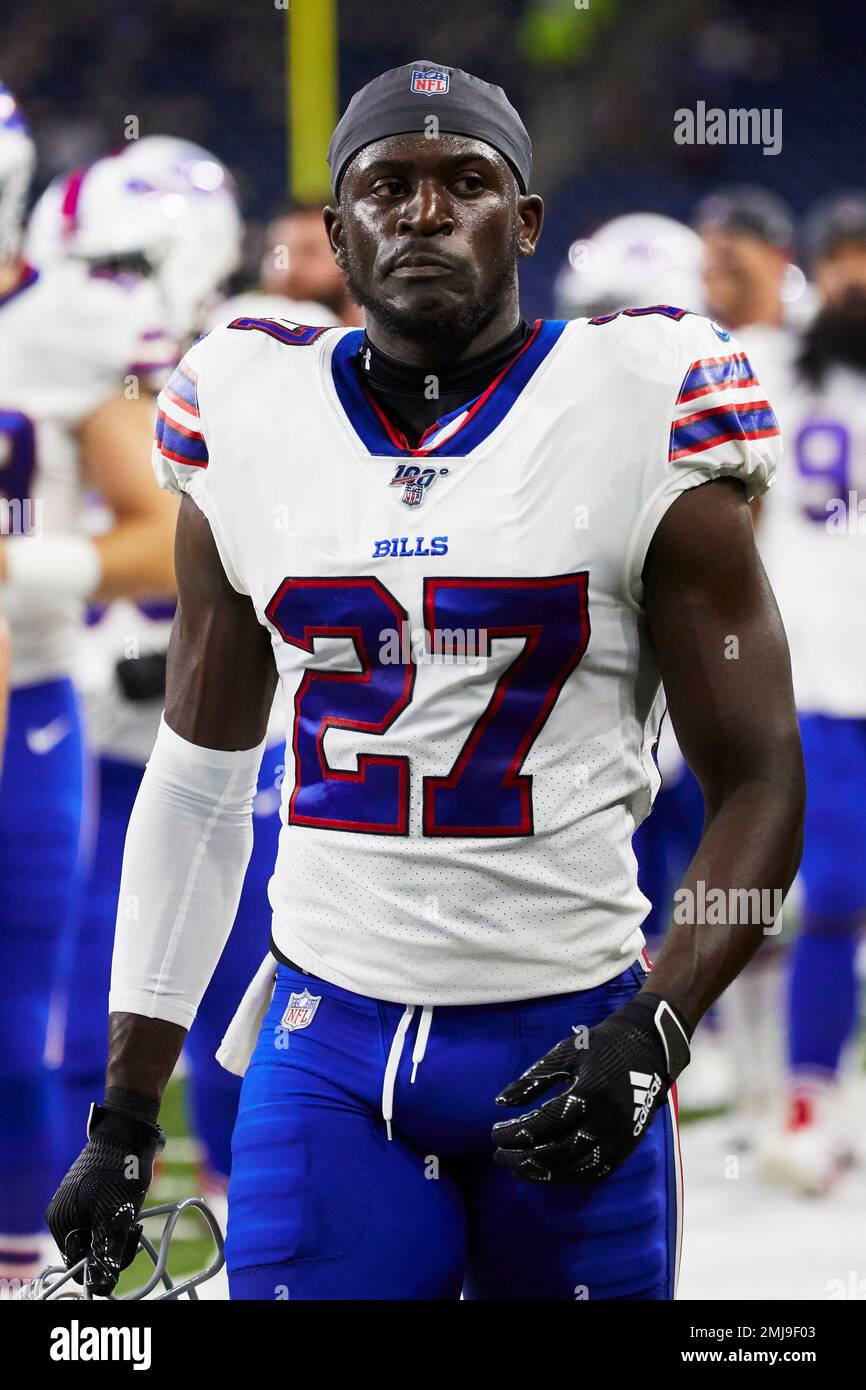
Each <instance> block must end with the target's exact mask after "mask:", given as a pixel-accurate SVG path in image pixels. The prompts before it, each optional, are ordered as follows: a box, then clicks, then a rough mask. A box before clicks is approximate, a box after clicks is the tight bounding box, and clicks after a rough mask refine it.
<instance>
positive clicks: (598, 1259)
mask: <svg viewBox="0 0 866 1390" xmlns="http://www.w3.org/2000/svg"><path fill="white" fill-rule="evenodd" d="M431 109H432V111H433V112H435V113H436V117H437V121H438V127H439V130H440V135H439V137H438V138H430V137H429V115H430V111H431ZM329 161H330V166H331V171H332V177H333V182H334V191H335V199H334V205H333V206H332V207H329V208H327V209H326V212H325V221H326V227H327V230H328V234H329V238H330V242H331V246H332V250H333V253H334V256H335V258H336V260H337V262H338V264H339V265H340V266H341V268H343V269H345V270H346V272H347V274H348V277H349V281H350V285H351V289H352V294H353V297H354V298H355V299H356V301H357V302H359V303H362V304H363V305H364V307H365V310H366V313H367V316H368V324H369V327H368V330H367V332H366V333H362V332H360V331H352V330H339V329H331V330H324V331H322V330H321V329H319V328H316V327H312V328H303V327H291V326H284V325H281V324H279V323H275V322H274V321H273V320H269V319H263V320H259V321H257V322H256V321H253V322H248V321H247V322H241V323H238V324H235V325H233V326H232V325H230V326H228V327H224V328H219V329H216V330H214V332H213V333H211V334H210V335H209V336H208V337H207V338H205V339H203V340H202V341H200V342H199V343H198V344H196V346H195V347H194V348H193V349H192V350H191V351H190V352H189V353H188V354H187V355H186V357H185V359H184V360H183V362H182V363H181V365H180V366H179V368H178V370H177V372H176V373H175V375H174V376H173V378H172V383H171V385H170V387H169V388H167V390H166V391H165V392H164V393H163V395H162V397H161V405H162V410H161V415H160V423H159V426H158V432H157V447H156V451H155V466H156V468H157V471H158V475H159V476H160V478H161V479H162V481H163V482H164V484H165V485H166V486H168V487H170V488H173V489H178V490H180V491H182V492H184V493H185V494H187V495H185V497H184V501H183V504H182V507H181V518H180V522H179V527H178V544H177V564H178V581H179V593H180V616H179V619H178V621H177V622H176V624H175V627H174V630H173V634H172V642H171V647H170V650H169V667H168V684H167V699H166V712H165V719H164V721H163V724H162V725H161V727H160V733H159V737H158V739H157V743H156V746H155V748H154V752H153V755H152V757H151V760H150V762H149V764H148V769H147V772H146V773H145V777H144V780H143V782H142V787H141V791H140V794H139V797H138V799H137V801H136V807H135V810H134V812H133V816H132V819H131V822H130V831H129V835H128V838H127V845H126V850H125V854H124V876H123V883H122V886H121V900H123V898H124V895H126V894H131V895H132V896H133V898H135V899H137V900H138V901H139V902H140V903H141V905H142V916H141V918H140V920H139V921H137V922H136V923H134V924H130V923H128V922H126V921H124V918H123V914H122V913H121V915H120V917H119V923H118V928H119V929H118V936H117V940H116V946H115V959H114V967H113V972H112V998H111V1005H112V1016H111V1018H112V1023H111V1027H112V1042H111V1056H110V1062H109V1071H108V1083H107V1089H106V1092H105V1099H104V1103H103V1104H102V1105H97V1106H96V1107H95V1108H94V1112H93V1117H92V1119H91V1123H90V1129H89V1138H88V1144H87V1146H86V1148H85V1149H84V1151H83V1152H82V1154H81V1155H80V1157H79V1158H78V1159H77V1160H76V1163H75V1165H74V1166H73V1168H72V1169H71V1170H70V1173H69V1174H68V1175H67V1177H66V1179H65V1180H64V1182H63V1183H62V1184H61V1187H60V1189H59V1190H58V1192H57V1194H56V1196H55V1198H54V1200H53V1202H52V1205H51V1208H50V1211H49V1223H50V1225H51V1229H52V1231H53V1232H54V1234H55V1236H56V1238H57V1240H58V1243H59V1244H60V1246H61V1248H62V1249H64V1251H65V1254H66V1257H67V1258H68V1259H71V1258H73V1257H74V1256H76V1255H77V1254H80V1253H81V1252H82V1251H85V1250H88V1249H89V1250H90V1252H91V1258H92V1270H93V1273H94V1276H95V1283H96V1287H97V1289H103V1290H104V1289H107V1288H110V1287H111V1286H112V1285H113V1283H114V1281H115V1280H116V1278H117V1274H118V1271H119V1269H120V1267H121V1266H122V1265H123V1263H124V1260H125V1258H126V1256H127V1253H128V1252H127V1239H128V1234H129V1230H130V1227H131V1226H132V1224H133V1223H134V1222H135V1219H136V1212H137V1210H138V1208H139V1206H140V1203H141V1201H142V1200H143V1198H144V1195H145V1191H146V1189H147V1186H148V1183H149V1180H150V1173H151V1169H152V1163H153V1160H154V1157H155V1155H156V1153H157V1152H158V1151H159V1148H160V1146H161V1142H162V1136H161V1132H160V1130H159V1128H158V1125H157V1117H158V1112H159V1103H160V1096H161V1094H162V1089H163V1086H164V1085H165V1082H166V1080H167V1078H168V1076H169V1075H170V1073H171V1070H172V1068H173V1066H174V1064H175V1061H176V1059H177V1056H178V1054H179V1051H180V1048H181V1046H182V1044H183V1039H184V1035H185V1030H186V1028H187V1027H188V1025H189V1023H190V1022H191V1020H192V1018H193V1016H194V1014H195V1010H196V1008H197V1006H198V1002H199V1000H200V998H201V995H202V993H203V990H204V987H205V986H206V983H207V980H208V977H209V975H210V973H211V971H212V970H213V968H214V965H215V963H216V961H217V960H218V958H219V954H220V951H221V949H222V946H223V943H224V941H225V938H226V936H227V934H228V930H229V927H230V920H231V916H232V914H233V910H234V906H235V903H236V901H237V897H238V894H239V893H240V887H241V882H242V878H243V873H244V866H245V862H246V858H247V856H248V853H249V839H250V836H249V825H250V816H249V807H250V801H251V798H252V795H253V791H254V788H255V785H256V777H257V774H258V767H259V762H260V759H261V754H262V746H263V742H264V736H265V729H266V725H267V719H268V712H269V709H270V706H271V701H272V697H273V692H274V688H275V685H276V682H277V680H278V678H281V680H282V684H283V691H284V697H285V703H286V708H287V712H288V714H289V716H290V720H291V743H290V746H291V753H290V754H287V759H288V761H289V762H290V764H291V767H290V771H289V773H288V776H287V778H286V781H285V783H284V789H283V790H284V796H283V814H284V820H285V823H284V825H283V829H282V831H281V834H280V848H279V853H278V858H277V865H276V869H275V874H274V877H273V879H272V881H271V886H270V898H271V904H272V907H273V918H272V951H273V953H274V954H273V957H269V958H268V960H267V961H266V962H264V963H263V966H262V969H261V971H260V972H258V974H257V978H256V981H255V984H254V987H253V989H252V991H251V993H250V994H249V996H248V997H247V1000H246V1002H245V1006H244V1008H243V1009H242V1010H241V1015H240V1019H239V1020H238V1028H237V1029H236V1030H234V1031H233V1038H234V1041H233V1043H232V1044H231V1046H230V1047H229V1051H230V1052H231V1054H232V1060H233V1064H234V1065H235V1066H237V1067H239V1069H240V1070H243V1069H244V1068H245V1067H246V1066H247V1065H248V1070H247V1072H246V1076H245V1080H244V1087H243V1091H242V1096H241V1105H240V1110H239V1115H238V1125H237V1128H236V1130H235V1137H234V1142H233V1155H232V1180H231V1188H230V1192H229V1227H228V1244H227V1253H228V1263H229V1271H230V1280H231V1288H232V1294H233V1296H234V1297H238V1298H254V1299H262V1300H267V1301H273V1300H284V1299H286V1298H290V1299H292V1300H293V1301H294V1300H297V1299H301V1300H305V1299H319V1298H328V1299H334V1300H340V1299H346V1298H365V1299H387V1298H404V1299H456V1298H458V1297H459V1296H460V1293H461V1289H462V1290H463V1291H464V1292H465V1295H466V1297H468V1298H480V1299H500V1300H508V1299H514V1298H529V1299H534V1300H537V1299H548V1298H551V1299H557V1300H563V1301H572V1300H573V1299H574V1298H575V1297H577V1298H584V1297H590V1298H592V1299H594V1300H595V1299H599V1298H601V1299H611V1298H622V1297H632V1298H642V1299H664V1298H669V1297H671V1296H672V1294H673V1288H674V1283H675V1269H676V1260H677V1245H678V1233H677V1205H678V1194H677V1187H678V1151H677V1147H676V1144H675V1135H674V1114H673V1108H672V1105H673V1098H672V1097H671V1095H670V1091H671V1086H672V1085H673V1083H674V1082H675V1080H676V1077H677V1076H678V1075H679V1073H680V1071H681V1070H682V1068H683V1067H684V1066H685V1065H686V1063H687V1061H688V1037H689V1035H690V1033H691V1029H692V1026H693V1025H694V1023H695V1022H696V1021H697V1019H698V1018H699V1017H700V1016H701V1015H702V1014H703V1013H704V1012H705V1010H706V1008H707V1007H708V1006H709V1005H710V1003H711V1002H712V1000H713V999H714V998H715V997H717V995H718V994H719V992H720V991H721V989H722V988H723V987H724V985H725V984H726V983H727V982H728V981H729V980H730V978H731V977H732V976H733V975H734V974H735V973H736V971H737V970H738V969H740V968H741V967H742V965H743V964H744V963H745V960H746V959H747V958H748V957H749V955H750V954H751V953H752V952H753V951H754V949H755V947H756V946H757V944H758V942H759V941H760V939H761V935H762V927H761V925H760V922H759V920H758V919H757V917H754V916H749V914H748V913H740V912H738V911H737V910H736V909H735V910H734V913H733V920H727V921H726V923H725V924H717V925H714V926H713V927H712V928H710V927H709V926H708V925H705V924H703V915H702V911H701V909H700V908H697V909H696V913H695V915H694V917H693V919H692V922H691V924H683V923H675V924H674V925H673V926H672V927H671V929H670V931H669V932H668V935H667V937H666V940H665V944H664V946H663V948H662V950H661V952H660V955H659V959H658V962H657V964H656V966H655V969H654V970H653V973H652V976H651V977H650V979H649V980H647V979H646V976H645V974H644V972H643V969H642V967H641V964H640V961H641V951H642V945H643V935H642V932H641V930H640V923H641V922H642V920H643V918H644V916H645V913H646V907H647V904H646V902H645V900H644V898H643V897H642V895H641V894H640V892H639V891H638V888H637V882H636V868H635V861H634V855H633V853H632V849H631V836H632V833H633V830H634V827H635V824H636V823H637V822H639V821H640V820H641V819H642V818H643V816H644V815H645V814H646V812H647V811H648V810H649V807H650V805H651V802H652V797H653V794H654V791H655V790H656V788H657V774H656V771H655V769H654V765H653V762H652V758H651V748H652V745H653V743H654V742H655V738H656V735H657V730H658V719H659V713H660V705H659V698H658V695H659V678H660V676H663V678H664V682H665V688H666V693H667V696H668V700H669V703H670V708H671V712H672V717H673V720H674V723H675V726H676V729H677V732H678V735H679V737H680V739H681V741H682V744H683V748H684V751H685V752H686V753H687V755H688V757H689V761H690V762H691V763H692V765H693V766H694V767H695V768H696V769H697V771H698V773H699V775H700V779H701V782H702V786H703V790H704V793H705V797H706V800H707V804H708V815H707V828H706V833H705V836H704V839H703V841H702V844H701V846H700V848H699V849H698V852H697V854H696V856H695V858H694V860H693V862H692V865H691V868H690V871H689V873H690V878H689V883H688V892H689V894H691V896H692V897H694V895H695V893H698V892H700V889H699V887H698V885H699V884H701V883H706V881H707V880H708V881H709V882H710V884H711V885H713V887H714V888H715V886H716V885H718V886H719V888H720V889H721V891H722V893H723V894H724V891H725V889H736V888H739V887H740V886H745V885H749V886H756V887H758V888H759V889H766V888H767V887H768V886H769V885H773V886H776V887H777V888H778V890H779V891H780V892H783V891H784V889H785V888H786V887H787V884H788V883H789V882H790V879H791V877H792V875H793V872H794V870H795V867H796V863H797V859H798V854H799V838H800V823H801V817H802V805H803V794H802V769H801V762H800V756H799V749H798V740H797V730H796V720H795V716H794V711H793V702H792V699H791V692H790V688H789V683H788V681H787V680H786V678H785V676H784V671H785V666H786V654H785V643H784V636H783V634H782V631H781V626H780V624H779V622H778V615H777V613H776V610H775V607H774V605H773V603H772V599H771V596H770V594H769V591H768V589H767V586H766V584H765V582H764V579H763V574H762V571H761V569H760V565H759V563H758V561H757V556H756V553H755V549H754V542H753V535H752V525H751V520H750V516H749V511H748V497H749V496H750V495H752V494H754V493H757V492H760V491H762V490H763V489H764V488H765V487H766V486H767V483H768V481H769V478H770V476H771V474H772V471H773V468H774V464H775V458H776V454H777V451H778V439H777V436H778V430H777V427H776V421H775V417H774V416H773V414H772V410H771V409H770V407H769V406H768V405H767V403H766V402H765V401H764V399H763V397H762V395H761V393H760V388H759V387H758V385H757V383H756V382H755V381H754V380H753V379H752V376H751V372H750V370H747V369H744V368H743V365H742V360H741V357H740V356H739V355H738V353H737V350H736V345H735V344H732V343H731V342H730V339H729V336H728V335H727V334H726V333H725V332H724V331H723V330H718V329H715V328H714V327H713V326H712V325H711V324H710V323H709V322H708V321H706V320H704V319H701V318H699V317H696V316H695V315H693V314H690V313H688V312H687V311H685V310H681V309H677V308H674V307H672V306H669V305H665V306H654V307H650V308H648V309H630V310H626V311H625V312H624V313H623V314H621V315H620V314H614V315H610V316H604V317H602V318H597V319H594V320H586V319H583V320H580V321H578V322H576V323H570V324H569V323H564V322H562V321H550V322H544V321H537V322H536V323H534V324H530V323H527V322H526V321H525V320H524V319H523V318H522V317H521V313H520V307H519V300H518V287H517V267H518V262H519V261H520V260H521V259H523V258H525V257H528V256H530V255H531V254H532V253H533V251H534V248H535V244H536V242H537V239H538V236H539V234H540V231H541V223H542V217H543V207H542V203H541V200H540V198H538V197H537V196H535V195H532V194H530V193H529V192H528V189H529V186H530V185H529V180H530V163H531V158H530V145H529V137H528V135H527V132H526V130H525V128H524V126H523V124H522V122H521V120H520V118H519V116H518V115H517V113H516V112H515V110H514V108H513V107H512V106H511V105H510V103H509V102H508V100H507V98H506V97H505V94H504V93H503V92H502V90H501V89H500V88H498V87H491V86H490V85H489V84H488V83H486V82H483V81H481V80H479V79H478V78H475V77H473V76H472V75H471V74H468V73H464V72H461V71H460V70H459V69H455V68H442V67H433V66H431V64H430V63H429V62H425V61H423V60H419V61H417V62H415V63H414V64H413V63H410V64H408V65H405V66H403V67H400V68H395V69H393V70H392V71H390V72H388V73H385V74H382V76H380V77H379V78H377V79H375V80H374V81H373V82H372V83H370V84H368V86H367V87H365V88H364V89H363V90H362V91H361V92H359V93H357V94H356V95H355V97H354V98H353V100H352V102H351V103H350V105H349V108H348V110H347V112H346V113H345V115H344V116H343V119H342V120H341V122H340V124H339V125H338V127H337V129H336V131H335V133H334V137H333V140H332V143H331V149H330V153H329ZM707 358H711V359H713V360H712V361H711V362H710V364H709V366H707V363H706V361H705V359H707ZM720 417H722V418H720ZM703 484H706V486H703ZM584 514H585V515H586V518H587V519H588V524H587V525H581V524H580V519H581V518H583V516H584ZM275 521H276V524H275ZM732 629H733V630H736V631H738V632H741V633H742V636H743V642H742V654H741V659H740V661H739V662H738V663H736V664H734V663H731V662H728V661H726V660H725V658H724V634H725V633H728V632H730V631H731V630H732ZM425 633H426V637H425V636H424V634H425ZM477 639H480V649H479V646H478V645H477ZM470 643H471V646H470ZM407 646H408V650H407ZM470 652H471V653H473V655H472V656H471V657H470V656H469V653H470ZM476 658H480V660H476ZM734 665H736V669H732V667H733V666H734ZM780 673H782V674H781V675H780ZM193 864H194V866H195V872H194V873H191V865H193ZM745 917H748V920H744V918H745ZM256 1037H258V1042H256ZM253 1049H255V1055H254V1057H252V1060H251V1059H250V1053H251V1052H252V1051H253ZM560 1086H564V1088H565V1089H564V1090H559V1089H557V1093H556V1094H554V1095H553V1096H552V1098H550V1099H544V1097H546V1096H549V1095H550V1093H551V1090H552V1088H554V1087H556V1088H559V1087H560ZM497 1097H498V1101H499V1104H498V1105H497ZM669 1098H670V1102H671V1103H668V1102H669ZM509 1107H510V1109H509ZM509 1116H510V1118H508V1117H509ZM497 1119H498V1120H499V1123H495V1122H496V1120H497ZM130 1153H134V1154H135V1155H136V1156H137V1157H138V1159H139V1164H138V1167H137V1171H136V1173H135V1174H134V1176H133V1175H129V1174H128V1172H127V1171H125V1170H124V1168H123V1166H122V1164H121V1162H120V1161H119V1155H123V1156H126V1157H128V1156H129V1154H130ZM127 1168H128V1165H127Z"/></svg>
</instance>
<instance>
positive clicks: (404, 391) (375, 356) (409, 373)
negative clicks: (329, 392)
mask: <svg viewBox="0 0 866 1390" xmlns="http://www.w3.org/2000/svg"><path fill="white" fill-rule="evenodd" d="M531 334H532V324H530V323H527V321H526V319H524V318H521V319H520V322H519V323H518V324H517V327H516V328H514V329H513V330H512V331H511V332H510V333H509V334H508V335H507V336H506V337H505V338H500V340H499V342H498V343H494V345H493V346H492V347H490V348H486V349H485V351H484V352H479V353H478V354H477V355H476V356H474V357H468V358H466V359H465V361H463V362H453V363H452V362H449V363H446V364H444V365H440V366H436V365H431V366H426V367H415V366H409V365H407V364H406V363H405V362H401V361H399V360H398V359H397V358H395V357H389V356H388V354H387V353H385V352H382V351H381V349H380V348H377V347H375V346H374V344H373V343H372V342H371V341H370V339H369V338H368V336H367V334H366V332H365V333H364V337H363V340H362V342H361V346H360V348H359V349H358V371H359V375H360V377H361V380H362V382H364V383H365V384H366V385H367V386H369V387H370V388H371V389H372V390H373V391H377V390H378V391H382V392H385V393H387V394H388V395H389V396H391V395H407V396H414V397H419V396H420V397H421V399H423V398H424V392H425V388H426V386H427V385H428V383H429V380H430V378H431V376H432V377H435V378H436V380H437V383H438V394H439V396H440V397H441V396H446V395H447V396H451V395H454V394H459V395H460V396H461V397H462V398H463V399H465V400H467V401H469V400H472V399H473V398H474V397H475V396H478V395H480V394H481V392H482V391H484V390H486V389H487V387H488V386H489V385H490V382H491V381H492V380H493V379H494V377H495V376H497V374H498V373H499V372H500V371H501V370H502V368H503V367H504V366H506V365H507V363H508V362H509V361H510V360H511V358H512V357H514V355H515V354H516V353H517V352H519V351H520V349H521V348H522V347H523V345H524V343H526V342H528V340H529V338H530V336H531Z"/></svg>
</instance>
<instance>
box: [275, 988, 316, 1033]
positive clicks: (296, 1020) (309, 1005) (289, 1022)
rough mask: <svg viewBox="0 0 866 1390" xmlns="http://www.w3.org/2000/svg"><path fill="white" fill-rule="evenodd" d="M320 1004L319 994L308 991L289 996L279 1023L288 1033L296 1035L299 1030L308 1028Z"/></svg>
mask: <svg viewBox="0 0 866 1390" xmlns="http://www.w3.org/2000/svg"><path fill="white" fill-rule="evenodd" d="M321 1002H322V996H321V994H311V993H310V991H309V990H308V989H304V990H302V991H301V992H300V993H299V994H298V993H293V994H290V995H289V1002H288V1004H287V1005H286V1011H285V1013H284V1014H283V1016H282V1018H281V1020H280V1022H281V1023H282V1025H283V1027H284V1028H287V1029H288V1031H289V1032H290V1033H296V1032H297V1031H298V1029H299V1028H309V1026H310V1024H311V1023H312V1021H313V1019H314V1018H315V1015H316V1009H317V1008H318V1007H319V1005H320V1004H321Z"/></svg>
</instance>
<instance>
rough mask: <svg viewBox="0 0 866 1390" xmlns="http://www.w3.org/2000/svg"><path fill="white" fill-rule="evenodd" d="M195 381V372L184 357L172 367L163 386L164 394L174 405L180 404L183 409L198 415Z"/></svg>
mask: <svg viewBox="0 0 866 1390" xmlns="http://www.w3.org/2000/svg"><path fill="white" fill-rule="evenodd" d="M197 382H198V377H197V375H196V373H195V372H194V371H193V370H192V367H190V366H189V365H188V363H187V362H186V360H185V359H184V361H182V362H180V363H179V364H178V365H177V367H176V368H175V369H174V371H173V372H172V375H171V379H170V381H169V382H168V385H167V386H166V387H165V394H166V396H167V397H168V399H169V400H170V401H174V404H175V405H182V406H183V408H184V410H188V411H189V413H190V414H191V415H195V416H196V417H197V416H198V415H199V408H198V386H197Z"/></svg>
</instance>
